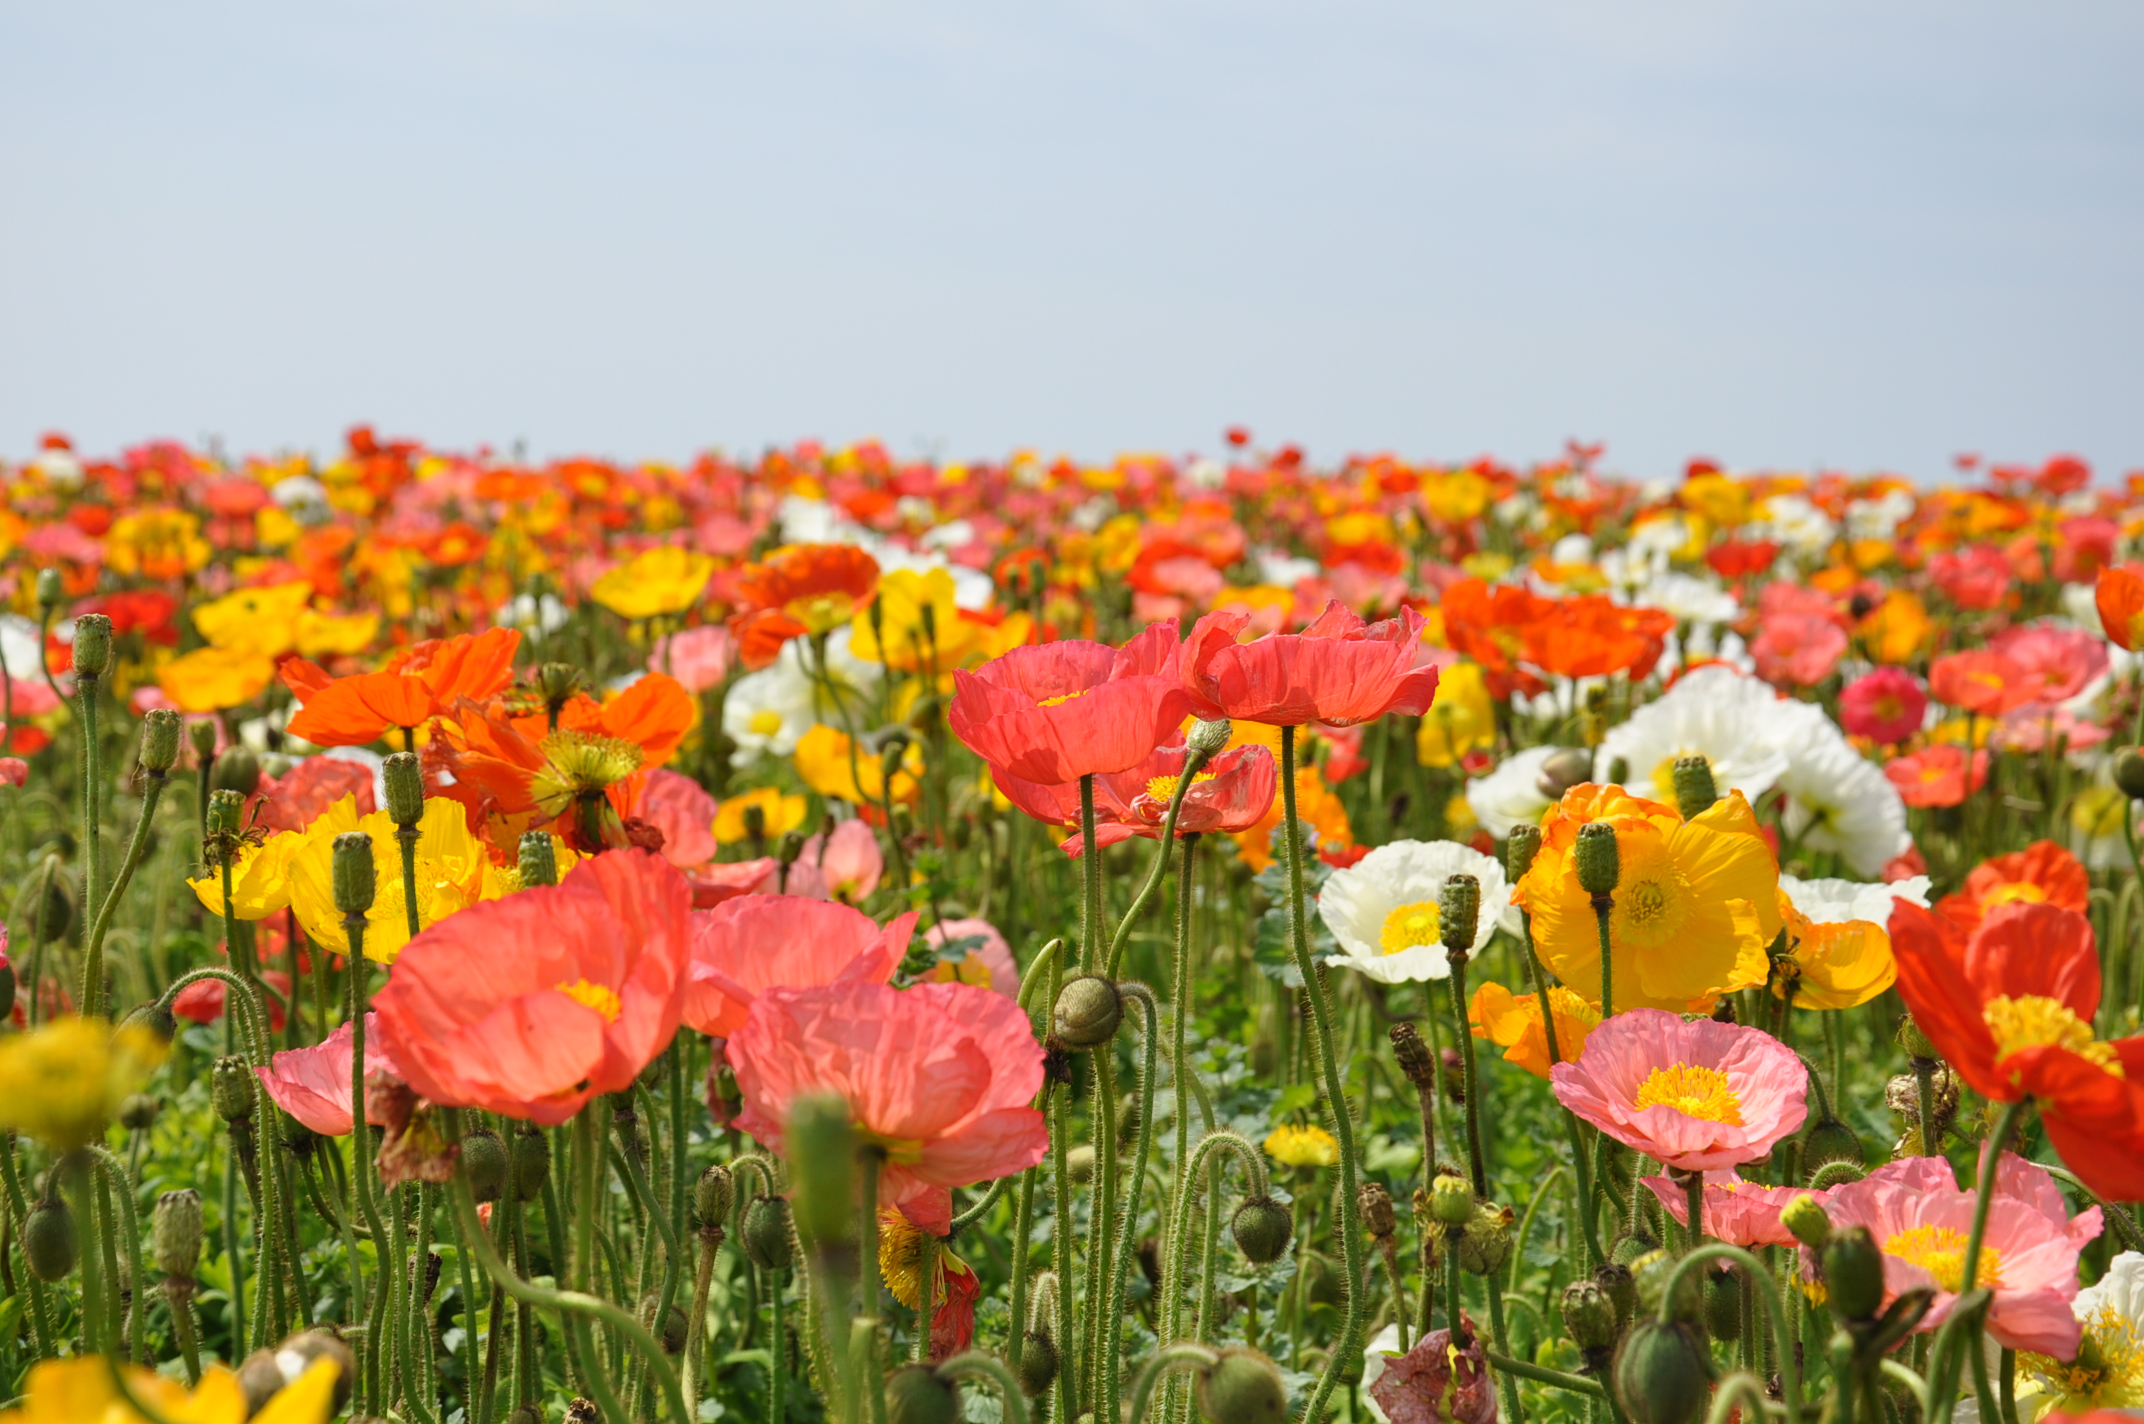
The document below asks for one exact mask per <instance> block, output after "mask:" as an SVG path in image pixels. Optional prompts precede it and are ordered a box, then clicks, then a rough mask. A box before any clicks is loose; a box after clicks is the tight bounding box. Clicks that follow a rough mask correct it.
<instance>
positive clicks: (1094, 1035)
mask: <svg viewBox="0 0 2144 1424" xmlns="http://www.w3.org/2000/svg"><path fill="white" fill-rule="evenodd" d="M1123 1021H1124V996H1123V995H1122V994H1120V993H1119V992H1118V991H1117V986H1116V983H1115V981H1113V980H1111V979H1109V978H1107V977H1105V976H1103V975H1100V974H1075V975H1074V976H1072V977H1071V978H1070V979H1067V980H1065V982H1064V986H1063V987H1062V988H1060V989H1059V990H1058V991H1057V1003H1056V1005H1055V1007H1053V1008H1052V1009H1051V1010H1050V1037H1052V1038H1054V1039H1056V1040H1057V1041H1058V1042H1059V1043H1060V1044H1062V1045H1063V1046H1065V1047H1066V1048H1072V1049H1082V1050H1084V1049H1089V1048H1100V1047H1101V1046H1102V1045H1103V1044H1105V1043H1107V1042H1109V1040H1110V1039H1112V1038H1114V1037H1116V1034H1117V1025H1118V1024H1120V1023H1122V1022H1123Z"/></svg>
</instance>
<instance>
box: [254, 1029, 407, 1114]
mask: <svg viewBox="0 0 2144 1424" xmlns="http://www.w3.org/2000/svg"><path fill="white" fill-rule="evenodd" d="M352 1055H353V1050H352V1048H351V1043H350V1025H349V1023H348V1021H344V1022H343V1023H339V1024H337V1025H336V1026H335V1031H334V1032H333V1033H331V1034H329V1035H328V1036H327V1040H326V1042H324V1043H316V1044H314V1045H313V1046H312V1047H311V1048H293V1049H289V1050H287V1051H285V1052H282V1053H278V1054H277V1055H276V1056H275V1057H274V1058H272V1059H270V1060H269V1064H268V1066H267V1067H266V1068H256V1069H254V1070H253V1071H254V1072H256V1073H258V1074H260V1078H261V1085H262V1086H263V1087H265V1088H266V1089H267V1090H268V1096H269V1097H271V1098H273V1099H275V1105H276V1106H277V1107H279V1108H281V1109H282V1110H283V1111H284V1112H287V1113H289V1114H290V1115H291V1116H292V1117H294V1118H296V1119H297V1120H298V1121H300V1122H302V1123H304V1124H305V1125H306V1126H307V1127H309V1128H311V1129H312V1130H313V1131H315V1132H317V1133H319V1134H320V1135H321V1136H322V1137H341V1136H342V1135H343V1134H344V1133H346V1132H348V1131H349V1130H350V1059H351V1057H352ZM394 1071H395V1065H394V1060H393V1059H391V1058H389V1057H388V1056H387V1053H386V1051H385V1050H384V1049H382V1048H381V1047H380V1037H379V1019H378V1015H376V1014H369V1013H368V1014H366V1015H365V1076H366V1077H367V1078H370V1077H371V1076H372V1075H373V1074H374V1073H393V1072H394ZM365 1120H366V1121H367V1122H377V1121H378V1119H377V1118H374V1117H372V1116H370V1115H369V1114H368V1115H367V1117H366V1119H365Z"/></svg>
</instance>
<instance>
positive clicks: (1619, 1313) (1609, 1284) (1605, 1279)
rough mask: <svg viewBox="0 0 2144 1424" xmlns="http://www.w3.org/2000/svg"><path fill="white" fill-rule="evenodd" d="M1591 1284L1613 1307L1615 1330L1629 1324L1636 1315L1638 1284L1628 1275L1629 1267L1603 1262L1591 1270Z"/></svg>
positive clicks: (1612, 1262)
mask: <svg viewBox="0 0 2144 1424" xmlns="http://www.w3.org/2000/svg"><path fill="white" fill-rule="evenodd" d="M1593 1284H1595V1285H1597V1286H1599V1287H1600V1288H1601V1294H1602V1295H1604V1296H1606V1297H1608V1303H1609V1304H1610V1305H1612V1306H1614V1307H1615V1323H1616V1329H1618V1330H1620V1329H1622V1328H1623V1327H1624V1326H1625V1325H1628V1324H1629V1323H1630V1318H1631V1317H1632V1316H1633V1315H1636V1314H1637V1313H1638V1282H1637V1281H1636V1279H1635V1278H1633V1277H1632V1276H1631V1274H1630V1267H1628V1266H1625V1265H1620V1264H1618V1263H1616V1262H1614V1261H1603V1262H1601V1264H1599V1265H1598V1266H1595V1267H1594V1268H1593Z"/></svg>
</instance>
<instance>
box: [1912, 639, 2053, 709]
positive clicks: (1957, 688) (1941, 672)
mask: <svg viewBox="0 0 2144 1424" xmlns="http://www.w3.org/2000/svg"><path fill="white" fill-rule="evenodd" d="M1928 690H1929V691H1930V692H1932V693H1934V694H1935V699H1936V701H1938V702H1941V703H1943V704H1945V705H1946V706H1950V707H1955V708H1957V709H1958V710H1959V711H1961V712H1971V713H1974V714H1975V715H1977V716H1981V717H2000V716H2002V715H2003V714H2004V713H2005V712H2008V711H2010V710H2011V709H2012V708H2016V707H2022V706H2024V705H2025V704H2026V703H2027V702H2030V701H2031V700H2032V696H2033V683H2032V681H2031V679H2029V678H2028V677H2027V676H2026V675H2025V670H2024V669H2023V668H2021V667H2019V666H2018V665H2017V664H2016V663H2014V662H2012V661H2011V660H2010V659H2008V658H2006V657H2004V656H2003V655H2002V654H2001V653H1998V652H1992V651H1990V650H1989V649H1986V648H1976V649H1974V650H1973V651H1972V652H1969V653H1951V654H1949V655H1948V656H1945V657H1940V658H1937V659H1936V660H1935V661H1934V662H1933V663H1930V664H1929V666H1928Z"/></svg>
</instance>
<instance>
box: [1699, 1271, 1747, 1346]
mask: <svg viewBox="0 0 2144 1424" xmlns="http://www.w3.org/2000/svg"><path fill="white" fill-rule="evenodd" d="M1705 1330H1706V1333H1707V1334H1709V1335H1711V1336H1712V1338H1713V1339H1715V1340H1739V1339H1741V1338H1742V1281H1741V1278H1740V1277H1738V1276H1737V1275H1736V1274H1735V1273H1734V1272H1733V1271H1732V1270H1723V1271H1710V1270H1708V1271H1706V1272H1705Z"/></svg>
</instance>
